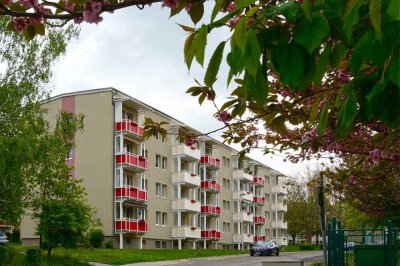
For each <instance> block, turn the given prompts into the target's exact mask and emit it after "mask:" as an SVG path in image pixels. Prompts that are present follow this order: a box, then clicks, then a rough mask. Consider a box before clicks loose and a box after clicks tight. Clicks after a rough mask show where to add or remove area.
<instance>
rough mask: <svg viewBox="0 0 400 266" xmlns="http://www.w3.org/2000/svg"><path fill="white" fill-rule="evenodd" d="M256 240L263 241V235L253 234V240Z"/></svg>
mask: <svg viewBox="0 0 400 266" xmlns="http://www.w3.org/2000/svg"><path fill="white" fill-rule="evenodd" d="M258 241H265V236H262V235H255V236H254V242H258Z"/></svg>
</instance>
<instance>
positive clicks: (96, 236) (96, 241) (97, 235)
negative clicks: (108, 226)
mask: <svg viewBox="0 0 400 266" xmlns="http://www.w3.org/2000/svg"><path fill="white" fill-rule="evenodd" d="M89 239H90V245H91V246H92V247H94V248H101V242H103V239H104V233H103V231H102V230H101V229H94V230H92V231H90V232H89Z"/></svg>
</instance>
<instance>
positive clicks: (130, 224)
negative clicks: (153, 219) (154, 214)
mask: <svg viewBox="0 0 400 266" xmlns="http://www.w3.org/2000/svg"><path fill="white" fill-rule="evenodd" d="M115 230H116V231H118V232H120V231H122V232H124V233H146V232H147V222H146V221H145V220H136V219H129V218H124V219H123V220H122V221H121V220H116V221H115Z"/></svg>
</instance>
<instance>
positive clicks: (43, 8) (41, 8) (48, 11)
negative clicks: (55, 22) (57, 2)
mask: <svg viewBox="0 0 400 266" xmlns="http://www.w3.org/2000/svg"><path fill="white" fill-rule="evenodd" d="M37 9H38V11H39V13H40V14H41V15H45V14H50V13H51V10H50V9H49V8H45V7H43V6H38V8H37Z"/></svg>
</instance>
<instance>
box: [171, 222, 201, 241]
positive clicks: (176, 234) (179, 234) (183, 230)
mask: <svg viewBox="0 0 400 266" xmlns="http://www.w3.org/2000/svg"><path fill="white" fill-rule="evenodd" d="M172 237H173V238H200V237H201V229H200V228H199V227H196V226H186V225H184V226H175V227H174V228H172Z"/></svg>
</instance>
